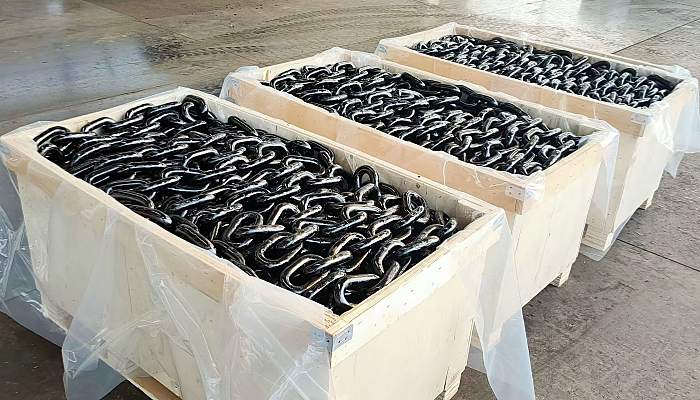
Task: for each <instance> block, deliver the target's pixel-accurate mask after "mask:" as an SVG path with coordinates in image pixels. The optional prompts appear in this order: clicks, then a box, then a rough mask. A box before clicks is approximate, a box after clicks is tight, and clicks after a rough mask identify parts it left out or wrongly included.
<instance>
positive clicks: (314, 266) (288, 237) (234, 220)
mask: <svg viewBox="0 0 700 400" xmlns="http://www.w3.org/2000/svg"><path fill="white" fill-rule="evenodd" d="M35 141H36V142H37V146H38V151H39V152H40V153H41V154H42V155H43V156H44V157H46V158H48V159H49V160H51V161H53V162H54V163H56V164H57V165H59V166H60V167H61V168H63V169H65V170H66V171H68V172H70V173H71V174H73V175H75V176H76V177H78V178H81V179H83V180H85V181H87V182H89V183H91V184H92V185H94V186H96V187H98V188H100V189H102V190H104V191H105V192H106V193H108V194H109V195H111V196H112V197H114V198H115V199H116V200H118V201H119V202H121V203H122V204H124V205H126V206H127V207H129V208H130V209H131V210H133V211H134V212H136V213H138V214H139V215H141V216H143V217H145V218H147V219H149V220H151V221H152V222H154V223H156V224H158V225H160V226H161V227H163V228H165V229H167V230H169V231H170V232H172V233H174V234H175V235H177V236H179V237H181V238H183V239H185V240H187V241H189V242H190V243H193V244H195V245H197V246H199V247H201V248H203V249H206V250H208V251H210V252H212V253H215V254H216V255H218V256H219V257H222V258H224V259H226V260H228V261H230V262H231V263H233V264H235V265H237V266H238V267H240V268H241V269H242V270H243V271H245V272H246V273H248V274H250V275H253V276H257V277H259V278H261V279H264V280H266V281H268V282H271V283H274V284H277V285H280V286H282V287H284V288H286V289H288V290H291V291H293V292H295V293H298V294H300V295H302V296H306V297H308V298H310V299H312V300H315V301H317V302H319V303H321V304H324V305H326V306H327V307H329V308H331V309H332V310H333V311H334V312H336V313H338V314H339V313H342V312H343V311H345V310H348V309H350V308H352V307H353V306H355V305H356V304H357V303H359V302H361V301H362V300H364V299H365V298H367V297H368V296H370V295H371V294H373V293H375V292H376V291H378V290H380V289H381V288H382V287H384V286H386V285H387V284H389V283H390V282H391V281H392V280H394V279H395V278H396V277H397V276H398V275H400V274H401V273H403V272H405V271H406V270H408V269H409V268H411V267H412V266H414V265H416V264H417V263H418V262H419V261H420V260H421V259H423V258H425V257H426V256H427V255H428V254H430V253H432V252H433V251H434V250H435V248H436V247H437V245H438V244H440V243H441V242H443V241H444V240H445V239H447V238H448V237H450V236H451V235H452V234H454V232H455V231H456V229H457V221H456V220H455V219H454V218H451V217H449V216H447V215H446V214H445V213H443V212H441V211H436V210H431V209H429V208H428V206H427V205H426V202H425V200H424V199H423V198H422V197H421V196H420V195H419V194H418V193H416V192H412V191H407V192H405V193H403V194H402V193H400V192H399V191H398V190H397V189H396V188H395V187H392V186H390V185H387V184H386V183H383V182H380V180H379V174H378V173H377V171H376V170H374V169H373V168H372V167H370V166H367V165H364V166H361V167H359V168H357V169H356V170H355V172H354V173H351V172H349V171H347V170H345V169H343V168H342V167H341V166H340V165H338V164H337V163H335V154H334V153H333V152H332V151H331V150H330V149H328V148H326V147H325V146H323V145H321V144H319V143H317V142H313V141H303V140H286V139H284V138H281V137H279V136H276V135H272V134H270V133H268V132H265V131H263V130H259V129H254V128H252V127H251V126H250V125H249V124H247V123H246V122H245V121H242V120H241V119H239V118H236V117H230V118H229V119H228V121H227V122H225V123H224V122H221V121H219V120H218V119H217V118H216V116H214V114H212V113H211V112H210V111H209V110H208V108H207V105H206V103H205V102H204V100H203V99H201V98H199V97H196V96H187V97H186V98H185V99H184V100H183V101H182V102H170V103H166V104H160V105H151V104H143V105H139V106H137V107H134V108H132V109H130V110H128V111H127V112H126V113H125V114H124V118H123V119H121V120H119V121H116V120H113V119H110V118H99V119H97V120H95V121H92V122H90V123H88V124H86V125H85V126H83V127H82V129H81V130H80V132H71V131H69V130H68V129H66V128H64V127H58V126H57V127H52V128H49V129H47V130H46V131H44V132H43V133H41V134H40V135H38V136H37V138H36V139H35Z"/></svg>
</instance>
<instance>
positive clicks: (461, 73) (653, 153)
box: [375, 24, 695, 253]
mask: <svg viewBox="0 0 700 400" xmlns="http://www.w3.org/2000/svg"><path fill="white" fill-rule="evenodd" d="M451 34H463V35H469V36H473V37H477V38H480V39H491V38H493V37H502V38H504V39H508V40H513V41H515V42H517V43H523V44H531V45H532V46H534V47H535V48H539V49H544V50H551V49H564V50H569V51H571V52H572V53H574V54H575V55H578V56H588V57H589V58H590V59H591V60H593V61H592V62H595V61H601V60H605V61H609V62H610V63H611V64H612V65H613V66H614V67H615V66H616V67H619V68H634V69H636V70H638V71H642V72H643V73H654V74H657V75H661V76H664V77H665V78H667V79H669V80H670V81H672V82H677V83H678V86H677V87H676V89H675V90H674V91H673V93H671V94H670V95H669V96H667V97H666V98H665V99H664V100H663V101H661V102H660V105H661V106H662V107H661V108H660V109H658V110H657V109H654V110H652V109H643V108H632V107H629V106H623V105H619V104H611V103H606V102H603V101H600V100H595V99H591V98H589V97H584V96H580V95H577V94H571V93H567V92H565V91H562V90H555V89H552V88H549V87H544V86H540V85H537V84H534V83H529V82H524V81H521V80H518V79H514V78H509V77H505V76H502V75H498V74H495V73H492V72H487V71H482V70H479V69H476V68H472V67H468V66H465V65H461V64H458V63H455V62H452V61H447V60H443V59H440V58H437V57H432V56H428V55H425V54H421V53H418V52H417V51H414V50H411V49H410V48H409V46H412V45H414V44H416V43H418V42H424V41H428V40H433V39H437V38H440V37H442V36H445V35H451ZM375 53H376V54H377V55H378V56H380V57H382V58H384V59H386V60H390V61H394V62H397V63H400V64H404V65H407V66H410V67H413V68H417V69H420V70H422V71H427V72H431V73H435V74H437V75H440V76H444V77H448V78H452V79H457V80H463V81H467V82H470V83H474V84H477V85H480V86H483V87H484V88H486V89H489V90H492V91H495V92H502V93H506V94H509V95H511V96H515V97H517V98H519V99H522V100H526V101H531V102H534V103H538V104H542V105H544V106H547V107H551V108H555V109H559V110H563V111H569V112H573V113H576V114H580V115H585V116H587V117H591V118H597V119H601V120H604V121H606V122H608V123H609V124H610V125H612V126H613V127H615V128H617V129H618V130H619V131H620V144H619V148H618V153H617V162H616V166H615V171H614V174H613V182H612V192H611V195H610V203H609V206H608V210H607V213H605V214H602V213H591V214H590V215H589V218H588V221H587V223H586V230H585V235H584V238H583V244H585V245H587V246H590V247H592V248H594V249H596V250H598V251H599V252H603V253H604V252H606V251H607V250H608V249H609V248H610V246H611V245H612V242H613V241H614V240H615V237H616V234H617V233H619V231H620V230H621V229H622V227H623V226H624V224H625V223H626V222H627V221H628V220H629V219H630V217H631V216H632V214H633V213H634V212H635V211H636V210H637V209H638V208H644V209H645V208H646V207H648V206H649V205H650V204H651V198H652V197H653V196H654V193H655V192H656V190H657V189H658V187H659V184H660V182H661V177H662V175H663V171H664V167H665V166H666V163H667V162H668V160H669V157H670V156H671V155H672V153H671V151H670V150H669V149H668V148H667V147H666V146H664V145H663V144H662V143H660V142H659V141H658V140H657V139H656V138H657V136H658V135H660V134H661V133H660V132H661V131H663V130H664V129H668V128H665V127H663V126H660V125H659V123H658V121H661V120H663V121H664V123H665V124H668V125H669V126H671V127H673V126H677V125H678V122H679V118H680V113H681V111H682V110H683V108H684V107H685V105H686V104H688V102H689V101H690V100H691V99H692V96H693V95H694V92H695V90H694V89H693V84H691V83H690V82H685V81H683V79H682V78H681V77H679V76H676V75H673V74H670V73H668V72H667V71H665V70H664V69H662V67H660V66H658V65H655V64H650V63H647V62H643V61H638V60H632V59H629V58H625V57H620V56H617V55H614V54H603V53H597V52H593V51H591V50H583V49H578V48H571V47H564V46H559V45H556V44H553V43H549V42H543V41H537V40H527V39H523V38H518V37H514V36H509V35H506V34H503V33H499V32H492V31H488V30H483V29H478V28H475V27H471V26H465V25H457V24H446V25H443V26H440V27H437V28H434V29H430V30H427V31H423V32H418V33H415V34H411V35H407V36H402V37H398V38H391V39H384V40H382V41H381V42H380V43H379V45H378V46H377V50H376V52H375ZM654 121H657V122H654Z"/></svg>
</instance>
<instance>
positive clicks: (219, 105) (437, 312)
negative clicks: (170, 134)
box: [0, 88, 534, 400]
mask: <svg viewBox="0 0 700 400" xmlns="http://www.w3.org/2000/svg"><path fill="white" fill-rule="evenodd" d="M188 94H195V95H198V96H200V97H202V98H204V99H205V101H206V102H207V104H208V106H209V109H210V110H211V111H212V112H213V113H214V114H215V115H216V116H217V117H219V118H221V119H225V118H227V117H228V116H230V115H236V116H239V117H240V118H242V119H243V120H245V121H247V122H248V123H249V124H250V125H252V126H253V127H255V128H258V129H265V130H267V131H268V132H270V133H274V134H277V135H280V136H282V137H285V138H298V139H306V140H316V141H318V142H320V143H322V144H324V145H326V146H327V147H329V148H331V149H332V150H333V151H334V153H335V154H336V162H338V163H339V164H341V165H342V166H343V167H345V168H352V169H354V168H356V167H358V166H360V165H365V164H368V165H371V166H373V167H374V168H375V169H377V171H378V172H379V174H380V177H381V179H382V181H385V182H387V183H389V184H392V185H395V186H396V187H397V188H399V189H400V190H401V191H405V190H408V189H411V190H415V191H417V192H419V193H421V194H422V195H423V196H424V197H425V198H426V201H427V202H428V205H429V206H431V207H435V208H438V209H441V210H444V211H446V212H448V213H450V214H452V215H453V216H455V217H456V218H457V219H458V221H459V222H460V229H461V230H460V231H458V233H457V234H455V236H453V237H451V238H450V239H448V240H447V241H446V242H444V243H442V244H441V245H440V246H439V247H438V248H437V249H436V250H435V252H433V253H432V254H431V255H429V256H428V257H427V258H426V259H424V260H422V261H421V262H420V263H419V264H417V265H416V266H415V267H413V268H412V269H411V270H409V271H408V272H406V273H405V274H404V275H401V276H400V277H399V278H398V279H397V280H395V281H394V282H392V283H391V284H390V285H388V286H387V287H385V288H384V289H382V290H380V291H379V292H377V293H375V294H374V295H372V296H371V297H370V298H368V299H367V300H366V301H364V302H362V303H361V304H359V305H358V306H357V307H355V308H353V309H352V310H350V311H348V312H345V313H343V314H342V315H340V316H338V315H335V314H333V313H332V312H331V311H330V310H328V309H327V308H325V307H323V306H322V305H319V304H317V303H315V302H313V301H311V300H309V299H306V298H304V297H301V296H298V295H296V294H294V293H292V292H289V291H287V290H285V289H282V288H280V287H277V286H275V285H272V284H269V283H267V282H265V281H262V280H259V279H257V278H253V277H250V276H248V275H247V274H245V273H244V272H242V271H241V270H240V269H238V268H237V267H235V266H234V265H232V264H230V263H228V262H226V261H224V260H223V259H220V258H218V257H215V256H214V255H212V254H211V253H208V252H207V251H205V250H202V249H200V248H199V247H196V246H194V245H192V244H190V243H188V242H186V241H184V240H182V239H180V238H178V237H176V236H175V235H172V234H171V233H169V232H167V231H165V230H164V229H162V228H160V227H158V226H157V225H155V224H153V223H151V222H150V221H148V220H146V219H144V218H142V217H140V216H138V215H137V214H136V213H134V212H132V211H130V210H129V209H128V208H127V207H125V206H124V205H122V204H121V203H119V202H117V201H116V200H115V199H113V198H112V197H110V196H109V195H107V194H105V193H104V192H102V191H100V190H99V189H97V188H95V187H93V186H91V185H89V184H88V183H86V182H84V181H82V180H80V179H78V178H76V177H73V176H72V175H70V174H69V173H68V172H66V171H64V170H62V169H61V168H59V167H58V166H56V165H55V164H53V163H51V162H50V161H48V160H46V159H44V158H43V157H41V156H40V155H39V154H38V153H37V151H36V144H35V142H34V141H33V138H34V137H35V136H36V135H38V134H39V133H40V132H42V131H43V130H44V129H46V128H47V127H50V126H54V125H62V126H66V127H68V128H70V129H78V128H79V127H80V126H82V125H83V124H85V123H87V122H88V121H91V120H93V119H95V118H97V117H101V116H111V117H121V116H122V114H123V113H124V111H125V110H127V109H130V108H132V107H134V106H135V105H138V104H142V103H146V102H150V103H165V102H168V101H173V100H181V99H183V98H184V97H185V96H186V95H188ZM0 149H1V150H2V152H1V153H0V154H1V156H2V163H0V173H1V176H2V178H1V179H2V180H1V181H0V182H1V183H2V187H1V188H0V189H1V191H0V205H1V206H2V208H1V209H0V235H1V236H0V305H1V306H2V310H3V312H5V313H7V314H8V315H10V316H11V317H12V318H14V319H15V320H17V321H18V322H20V323H22V324H23V325H25V326H26V327H27V328H29V329H31V330H33V331H35V332H38V333H42V334H44V332H49V333H56V334H58V336H57V339H55V340H54V341H55V342H56V343H57V344H62V354H63V361H64V366H65V379H64V381H65V386H66V393H67V397H68V398H69V399H70V400H76V399H78V400H83V399H98V398H101V397H102V396H103V395H105V394H106V393H107V392H109V391H110V390H111V389H112V388H113V387H114V386H116V385H117V384H118V383H119V382H120V381H121V380H122V379H123V378H122V377H124V378H127V379H129V380H130V381H132V382H133V383H134V384H136V385H138V386H139V387H141V388H142V389H143V390H144V391H146V393H148V394H149V395H150V396H151V397H153V398H156V399H159V400H163V399H172V398H175V396H176V395H177V396H179V397H181V398H183V399H185V400H194V399H197V400H199V399H206V400H231V399H240V400H258V399H280V400H281V399H308V400H316V399H321V400H326V399H328V400H331V399H338V400H340V399H348V400H349V399H356V398H363V399H374V398H376V399H385V398H403V399H417V400H421V399H428V398H430V399H432V398H434V397H435V396H439V395H443V396H444V397H445V398H448V397H450V396H451V395H452V394H454V392H455V391H456V389H457V386H458V385H459V378H460V375H461V372H462V371H463V369H464V368H465V366H466V363H467V354H468V347H469V340H470V335H471V329H472V326H475V327H476V331H477V332H478V334H479V337H480V338H481V343H482V353H481V355H482V359H481V360H472V361H478V362H477V363H476V365H481V366H482V367H483V368H484V369H485V371H486V373H487V375H488V379H489V382H490V383H491V386H492V388H493V389H494V391H495V393H496V394H497V396H498V398H499V399H501V400H503V399H534V389H533V385H532V374H531V369H530V362H529V354H528V350H527V341H526V338H525V331H524V324H523V319H522V314H521V311H520V303H521V300H520V298H519V288H518V286H517V277H516V272H515V270H514V266H513V262H512V249H511V237H510V233H509V230H508V228H507V221H506V218H505V215H504V213H503V212H502V210H498V209H497V208H494V207H492V206H490V205H488V204H486V203H483V202H481V201H479V200H477V199H475V198H472V197H470V196H467V195H464V194H461V193H458V192H455V191H452V190H450V189H449V188H447V187H444V186H441V185H438V184H435V183H433V182H430V181H428V180H425V179H423V178H421V177H419V176H417V175H414V174H411V173H409V172H407V171H405V170H401V169H399V168H396V167H393V166H390V165H388V164H387V163H385V162H383V161H381V160H378V159H375V158H372V157H369V156H367V155H363V154H362V153H359V152H357V151H355V150H352V149H350V148H347V147H345V146H342V145H338V144H336V143H333V142H331V141H329V140H327V139H324V138H321V137H318V136H315V135H312V134H310V133H308V132H305V131H303V130H300V129H298V128H295V127H291V126H290V125H288V124H286V123H283V122H282V121H277V120H274V119H271V118H269V117H266V116H263V115H261V114H259V113H256V112H253V111H250V110H246V109H243V108H240V107H238V106H235V105H233V104H231V103H229V102H226V101H223V100H221V99H219V98H217V97H213V96H210V95H206V94H204V93H201V92H197V91H193V90H191V89H186V88H179V89H176V90H173V91H169V92H164V93H162V94H158V95H155V96H152V97H149V98H145V99H142V100H139V101H135V102H131V103H129V104H125V105H123V106H119V107H115V108H112V109H109V110H106V111H103V112H98V113H93V114H90V115H86V116H82V117H77V118H73V119H69V120H65V121H61V122H58V123H54V122H42V123H36V124H32V125H30V126H27V127H24V128H20V129H18V130H15V131H13V132H11V133H8V134H6V135H4V136H3V137H2V138H0ZM30 292H32V293H35V295H33V296H28V295H26V294H27V293H30ZM10 303H12V306H8V305H9V304H10ZM17 304H19V305H23V306H25V307H18V306H17ZM63 332H67V335H66V338H65V340H64V341H63V340H61V338H60V336H61V334H62V333H63ZM114 371H117V372H118V373H115V372H114ZM166 389H167V390H166ZM168 390H169V391H168ZM430 396H433V397H430Z"/></svg>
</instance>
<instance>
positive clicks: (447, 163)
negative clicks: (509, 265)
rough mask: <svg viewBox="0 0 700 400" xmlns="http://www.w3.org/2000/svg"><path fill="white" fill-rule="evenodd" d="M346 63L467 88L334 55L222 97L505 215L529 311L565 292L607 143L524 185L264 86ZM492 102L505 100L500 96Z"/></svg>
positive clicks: (237, 81) (557, 122)
mask: <svg viewBox="0 0 700 400" xmlns="http://www.w3.org/2000/svg"><path fill="white" fill-rule="evenodd" d="M338 61H352V62H353V63H354V64H355V65H357V66H363V65H375V66H378V67H381V68H383V69H386V70H388V71H391V72H404V71H407V72H410V73H412V74H413V75H415V76H418V77H421V78H426V79H435V80H442V81H445V82H450V83H459V82H457V81H453V80H450V79H447V78H443V77H439V76H437V75H434V74H430V73H426V72H422V71H420V70H417V69H413V68H410V67H406V66H403V65H400V64H396V63H393V62H390V61H385V60H381V59H379V58H377V57H374V56H372V55H371V54H367V53H361V52H354V51H349V50H343V49H333V50H330V51H328V52H324V53H321V54H319V55H317V56H313V57H309V58H306V59H301V60H297V61H292V62H287V63H284V64H278V65H274V66H270V67H264V68H261V69H258V70H252V71H251V70H244V71H240V72H235V73H232V74H229V77H228V78H227V79H226V81H225V84H224V89H223V90H222V96H223V97H224V98H226V99H230V100H232V101H233V102H234V103H237V104H240V105H243V106H245V107H248V108H251V109H254V110H257V111H260V112H263V113H265V114H267V115H270V116H272V117H275V118H279V119H282V120H284V121H287V122H289V123H291V124H293V125H295V126H298V127H301V128H303V129H306V130H309V131H311V132H314V133H317V134H319V135H321V136H324V137H326V138H329V139H332V140H334V141H336V142H337V143H340V144H344V145H348V146H350V147H353V148H355V149H358V150H360V151H362V152H365V153H367V154H370V155H373V156H375V157H377V158H381V159H382V160H385V161H387V162H389V163H391V164H393V165H396V166H398V167H401V168H404V169H407V170H410V171H413V172H415V173H417V174H419V175H421V176H424V177H426V178H429V179H431V180H433V181H436V182H439V183H443V184H445V185H447V186H449V187H451V188H453V189H456V190H458V191H462V192H465V193H468V194H471V195H474V196H476V197H478V198H480V199H482V200H484V201H487V202H489V203H491V204H493V205H496V206H498V207H501V208H503V209H504V210H505V211H506V215H507V217H508V222H509V224H510V227H511V230H512V235H513V240H514V243H515V246H516V247H515V264H516V268H517V273H518V279H519V284H520V289H521V292H520V295H521V299H522V303H523V304H526V303H527V302H529V301H530V300H531V299H532V298H533V297H534V296H535V295H536V294H538V293H539V292H540V291H542V290H543V289H544V288H545V287H547V285H549V284H550V283H552V282H555V281H556V282H555V283H556V284H557V285H561V284H563V283H564V281H566V279H567V278H568V276H569V271H570V270H571V265H572V264H573V262H574V261H575V260H576V257H577V255H578V251H579V246H580V243H581V236H582V234H583V229H584V225H585V221H586V214H587V212H588V209H589V206H590V203H591V199H592V196H593V190H594V188H595V182H596V178H597V175H598V170H599V167H600V165H601V161H602V146H601V145H600V144H599V143H594V142H591V143H587V144H585V145H584V146H582V147H581V148H580V149H579V150H577V151H576V152H575V153H573V154H571V155H569V156H568V157H566V158H564V159H562V160H561V161H559V162H557V163H556V164H555V165H553V166H552V167H550V168H548V169H546V170H545V171H544V174H543V178H537V177H529V178H525V179H523V178H519V177H516V176H514V175H512V174H508V173H503V172H499V171H495V170H492V169H490V168H478V167H475V166H473V165H471V164H468V163H465V162H462V161H459V160H458V159H457V158H455V157H452V156H448V155H446V154H445V153H441V152H434V151H430V150H427V149H425V148H423V147H420V146H418V145H416V144H413V143H410V142H406V141H403V140H400V139H398V138H395V137H393V136H390V135H388V134H385V133H382V132H380V131H378V130H376V129H373V128H370V127H368V126H366V125H363V124H360V123H357V122H354V121H351V120H349V119H346V118H343V117H340V116H338V115H337V114H331V113H328V112H327V111H325V110H323V109H321V108H319V107H316V106H314V105H311V104H308V103H305V102H303V101H301V100H299V99H296V98H294V97H292V96H290V95H288V94H286V93H281V92H278V91H276V90H274V89H272V88H270V87H267V86H263V85H261V84H260V82H259V81H260V80H269V79H270V78H273V77H274V76H276V75H277V74H279V73H281V72H283V71H285V70H288V69H290V68H299V67H301V66H303V65H307V64H314V65H322V64H332V63H335V62H338ZM488 94H489V95H491V96H493V97H495V98H498V99H502V98H503V97H502V95H499V94H496V93H490V92H489V93H488ZM516 102H517V101H516ZM518 105H519V106H520V107H521V108H523V109H524V110H525V111H527V112H529V113H531V114H533V115H538V116H541V117H542V118H543V119H544V120H545V122H547V123H548V124H549V125H550V126H552V127H555V126H564V124H565V125H566V127H568V128H567V129H569V130H572V131H573V132H574V133H575V134H577V135H588V134H591V133H593V132H595V128H594V127H593V126H589V125H587V124H586V122H584V121H580V120H576V119H575V118H573V117H572V116H571V115H570V114H567V113H562V112H559V111H556V110H548V109H542V107H537V106H535V105H532V104H530V103H525V102H518ZM540 186H543V189H542V190H540V194H541V198H537V196H534V195H533V193H532V192H533V188H537V187H540Z"/></svg>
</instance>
